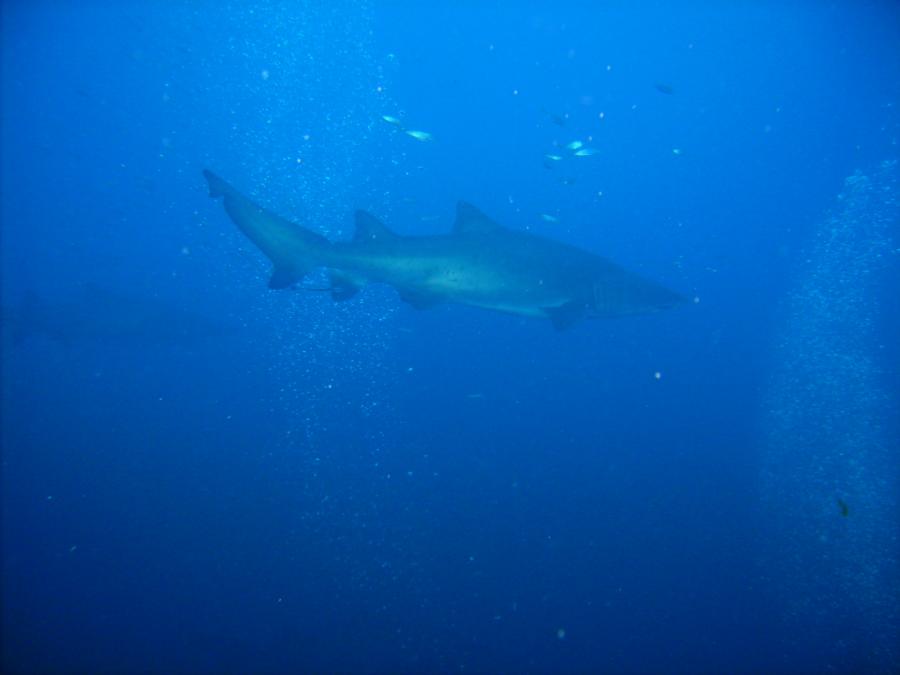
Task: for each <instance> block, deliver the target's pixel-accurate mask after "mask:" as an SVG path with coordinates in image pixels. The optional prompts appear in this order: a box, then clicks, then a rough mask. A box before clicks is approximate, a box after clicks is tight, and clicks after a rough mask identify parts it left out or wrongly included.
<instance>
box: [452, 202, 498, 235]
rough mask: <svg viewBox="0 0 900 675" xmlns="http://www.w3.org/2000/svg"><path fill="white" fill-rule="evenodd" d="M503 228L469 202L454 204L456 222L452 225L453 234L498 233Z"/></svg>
mask: <svg viewBox="0 0 900 675" xmlns="http://www.w3.org/2000/svg"><path fill="white" fill-rule="evenodd" d="M502 229H503V226H502V225H501V224H500V223H498V222H496V221H494V220H491V219H490V218H488V217H487V216H486V215H484V214H483V213H482V212H481V211H479V210H478V209H477V208H475V207H474V206H472V205H471V204H470V203H469V202H462V201H461V202H458V203H457V204H456V222H455V223H454V224H453V232H454V234H466V233H478V234H487V233H488V232H499V231H500V230H502Z"/></svg>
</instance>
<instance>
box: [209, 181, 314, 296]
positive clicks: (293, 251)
mask: <svg viewBox="0 0 900 675" xmlns="http://www.w3.org/2000/svg"><path fill="white" fill-rule="evenodd" d="M203 176H204V177H205V178H206V181H207V183H209V196H210V197H213V198H218V197H224V202H225V211H226V212H227V213H228V215H229V216H231V219H232V220H233V221H234V222H235V224H236V225H237V226H238V227H239V228H240V229H241V232H243V233H244V234H246V235H247V237H248V238H249V239H250V241H252V242H253V243H254V244H256V246H257V247H258V248H259V250H260V251H262V252H263V253H265V255H266V257H267V258H268V259H269V260H271V261H272V277H271V279H269V288H276V289H277V288H287V287H289V286H293V285H294V284H296V283H297V282H298V281H300V280H301V279H303V277H304V276H305V275H306V274H307V273H308V272H310V271H311V270H312V269H313V268H315V267H318V266H320V265H321V261H322V259H323V257H324V255H325V253H326V251H327V250H328V247H329V246H330V243H329V242H328V240H327V239H326V238H325V237H323V236H322V235H320V234H316V233H315V232H313V231H312V230H308V229H306V228H305V227H301V226H300V225H297V224H295V223H292V222H290V221H288V220H285V219H284V218H281V217H280V216H278V215H276V214H274V213H272V212H271V211H267V210H266V209H264V208H262V207H261V206H258V205H257V204H255V203H254V202H252V201H251V200H250V199H248V198H247V197H245V196H244V195H243V194H241V193H240V192H238V191H237V190H235V189H234V188H233V187H232V186H231V185H230V184H229V183H227V182H226V181H224V180H222V179H221V178H220V177H219V176H217V175H216V174H214V173H213V172H212V171H209V170H204V171H203Z"/></svg>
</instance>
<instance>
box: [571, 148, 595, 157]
mask: <svg viewBox="0 0 900 675" xmlns="http://www.w3.org/2000/svg"><path fill="white" fill-rule="evenodd" d="M598 152H599V150H596V149H594V148H581V150H579V151H578V152H576V153H575V156H576V157H590V156H591V155H596V154H597V153H598Z"/></svg>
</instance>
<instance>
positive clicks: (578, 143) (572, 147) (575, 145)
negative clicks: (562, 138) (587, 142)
mask: <svg viewBox="0 0 900 675" xmlns="http://www.w3.org/2000/svg"><path fill="white" fill-rule="evenodd" d="M582 145H584V143H582V142H581V141H572V142H571V143H569V144H568V145H567V146H566V150H578V148H580V147H581V146H582Z"/></svg>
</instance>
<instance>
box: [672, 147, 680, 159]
mask: <svg viewBox="0 0 900 675" xmlns="http://www.w3.org/2000/svg"><path fill="white" fill-rule="evenodd" d="M672 154H673V155H675V156H676V157H677V156H678V155H680V154H681V148H672Z"/></svg>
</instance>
